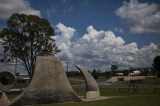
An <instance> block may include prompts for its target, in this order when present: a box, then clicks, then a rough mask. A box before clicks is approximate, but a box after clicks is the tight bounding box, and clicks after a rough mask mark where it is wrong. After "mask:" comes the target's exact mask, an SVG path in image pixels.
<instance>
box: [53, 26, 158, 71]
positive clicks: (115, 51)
mask: <svg viewBox="0 0 160 106" xmlns="http://www.w3.org/2000/svg"><path fill="white" fill-rule="evenodd" d="M56 28H57V29H56V31H57V32H58V34H57V38H56V42H57V45H58V46H60V48H61V49H62V52H61V53H60V55H59V56H60V58H61V59H62V60H63V61H72V62H73V64H81V65H83V66H84V67H86V68H91V69H92V68H100V69H101V68H103V69H104V68H107V67H108V66H109V65H110V64H111V63H112V62H116V63H118V64H119V65H121V66H123V67H145V66H151V64H152V61H153V58H154V57H155V56H156V55H158V54H159V52H160V49H159V48H158V47H157V45H155V44H154V43H150V44H149V45H148V46H144V47H142V48H138V45H137V43H135V42H131V43H129V44H126V43H125V41H124V40H123V38H121V37H118V36H116V35H115V34H114V33H113V32H112V31H103V30H100V31H97V30H96V29H94V27H93V26H92V25H90V26H89V27H87V32H86V33H85V34H84V35H83V36H82V37H81V38H79V39H78V40H77V41H73V40H72V38H73V37H74V35H75V32H76V30H75V29H74V28H71V27H67V26H65V25H63V24H62V23H59V24H58V25H56Z"/></svg>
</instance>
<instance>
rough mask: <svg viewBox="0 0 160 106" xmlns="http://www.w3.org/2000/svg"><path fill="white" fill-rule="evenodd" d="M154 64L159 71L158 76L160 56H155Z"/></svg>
mask: <svg viewBox="0 0 160 106" xmlns="http://www.w3.org/2000/svg"><path fill="white" fill-rule="evenodd" d="M152 65H153V67H154V68H155V69H156V70H157V72H158V74H157V76H158V77H160V56H156V57H155V58H154V60H153V64H152Z"/></svg>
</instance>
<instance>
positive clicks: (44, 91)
mask: <svg viewBox="0 0 160 106" xmlns="http://www.w3.org/2000/svg"><path fill="white" fill-rule="evenodd" d="M79 101H81V99H80V98H79V97H78V95H77V94H76V93H75V92H74V90H73V89H72V87H71V85H70V83H69V81H68V79H67V76H66V73H65V71H64V68H63V65H62V63H61V62H60V60H59V59H57V58H56V57H55V56H37V58H36V66H35V71H34V76H33V78H32V81H31V83H30V85H29V86H28V88H27V89H26V90H25V91H24V92H23V93H22V94H21V95H20V96H18V97H17V98H15V99H13V100H12V101H11V104H10V106H21V105H29V104H45V103H47V104H48V103H61V102H79Z"/></svg>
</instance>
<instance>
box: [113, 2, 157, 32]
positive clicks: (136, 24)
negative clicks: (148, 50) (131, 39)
mask: <svg viewBox="0 0 160 106" xmlns="http://www.w3.org/2000/svg"><path fill="white" fill-rule="evenodd" d="M116 14H117V15H118V16H120V17H121V18H122V19H124V20H126V21H127V23H128V24H129V26H130V30H131V32H133V33H144V32H146V33H160V7H159V5H158V4H155V3H151V4H149V3H141V2H138V0H130V2H123V5H122V6H121V7H120V8H118V9H117V10H116Z"/></svg>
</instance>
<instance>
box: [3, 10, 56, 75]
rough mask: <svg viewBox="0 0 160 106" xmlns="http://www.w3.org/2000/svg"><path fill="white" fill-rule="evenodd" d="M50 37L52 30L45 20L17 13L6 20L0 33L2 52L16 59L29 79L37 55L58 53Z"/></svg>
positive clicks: (52, 33)
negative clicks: (25, 70)
mask: <svg viewBox="0 0 160 106" xmlns="http://www.w3.org/2000/svg"><path fill="white" fill-rule="evenodd" d="M52 36H54V29H53V28H52V26H51V25H50V24H49V22H48V21H47V20H46V19H42V18H40V17H38V16H35V15H26V14H18V13H16V14H13V15H12V16H11V17H10V18H9V19H8V20H7V25H6V27H4V28H3V29H2V31H1V32H0V38H1V39H2V40H3V47H4V52H5V53H9V54H10V55H11V56H12V57H15V58H18V59H19V60H20V61H21V62H22V64H23V65H24V66H25V67H26V69H27V72H28V74H29V76H30V77H31V78H32V76H33V74H34V68H35V62H36V56H37V55H42V54H44V52H45V53H48V54H56V53H57V52H59V50H58V48H57V46H56V44H55V43H54V42H55V41H54V40H53V39H52Z"/></svg>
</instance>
